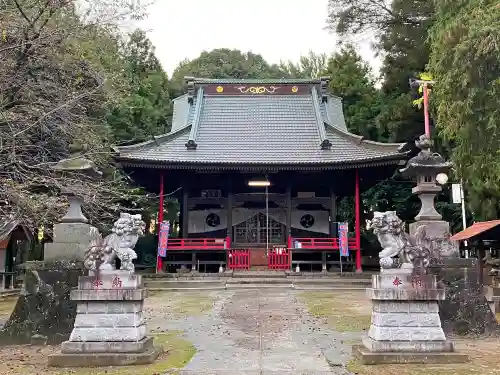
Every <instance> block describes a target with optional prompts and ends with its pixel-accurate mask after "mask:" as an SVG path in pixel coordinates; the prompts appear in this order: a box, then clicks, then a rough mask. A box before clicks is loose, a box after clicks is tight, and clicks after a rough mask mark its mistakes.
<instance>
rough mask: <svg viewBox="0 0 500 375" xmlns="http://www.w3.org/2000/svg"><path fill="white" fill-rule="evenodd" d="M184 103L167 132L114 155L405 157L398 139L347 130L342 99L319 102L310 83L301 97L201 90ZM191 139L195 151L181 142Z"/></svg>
mask: <svg viewBox="0 0 500 375" xmlns="http://www.w3.org/2000/svg"><path fill="white" fill-rule="evenodd" d="M229 81H230V80H217V81H213V80H206V82H208V83H210V84H212V83H214V82H216V83H221V84H222V83H223V82H229ZM197 82H199V80H198V81H197ZM203 82H205V81H203ZM230 82H231V83H232V82H233V81H232V80H231V81H230ZM238 82H242V81H238ZM244 82H245V83H248V82H249V81H248V80H245V81H244ZM250 82H252V83H253V82H254V81H250ZM258 82H259V83H262V82H264V81H263V80H259V81H258ZM269 82H271V83H276V82H277V80H272V81H269ZM304 82H311V83H314V84H316V83H318V82H319V81H312V80H307V81H304ZM292 83H297V80H294V81H293V82H292ZM186 100H187V99H185V98H184V97H181V98H179V100H177V101H176V104H175V107H176V108H175V109H174V110H175V112H177V111H180V112H178V113H174V127H173V130H172V132H171V133H169V134H166V135H163V136H160V137H156V138H155V140H152V141H148V142H144V143H141V144H137V145H132V146H124V147H117V152H118V159H119V160H120V161H122V162H125V163H127V162H128V163H132V164H141V163H144V162H150V163H158V162H160V163H169V164H177V163H182V164H204V165H207V164H252V165H257V164H273V165H277V164H278V165H294V164H295V165H322V166H326V165H336V166H341V165H349V164H363V163H364V164H369V163H373V162H383V161H394V162H397V161H398V160H400V159H402V158H403V157H404V155H402V154H401V153H400V152H399V151H398V147H399V146H400V144H381V143H376V142H370V141H364V140H363V139H362V138H361V137H359V136H356V135H354V134H350V133H348V132H347V131H346V127H345V121H344V117H343V113H342V103H341V100H340V98H337V97H332V96H328V98H327V101H326V102H323V101H322V100H321V96H320V95H319V94H317V93H316V89H315V88H314V86H312V88H311V90H310V91H309V92H308V93H306V94H303V95H263V96H259V95H256V96H251V95H204V94H203V91H202V90H201V89H199V90H198V91H197V95H195V97H194V98H193V103H192V104H191V105H186ZM178 103H180V104H179V105H178ZM181 112H182V113H181ZM183 121H184V126H183V125H182V122H183ZM325 138H326V139H327V140H328V141H329V143H331V148H329V149H322V147H321V144H322V142H323V141H324V140H325ZM189 140H191V141H193V142H194V143H195V144H196V145H195V147H196V148H194V147H193V149H188V148H187V147H186V144H187V143H188V141H189Z"/></svg>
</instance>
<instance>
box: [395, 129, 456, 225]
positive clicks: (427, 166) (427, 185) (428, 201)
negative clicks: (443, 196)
mask: <svg viewBox="0 0 500 375" xmlns="http://www.w3.org/2000/svg"><path fill="white" fill-rule="evenodd" d="M415 144H416V146H417V147H418V148H419V149H420V150H421V151H420V152H419V153H418V155H417V156H415V157H413V158H411V159H410V160H409V161H408V163H407V164H406V167H405V168H403V169H401V173H402V174H403V176H405V177H411V178H414V179H415V180H416V181H417V186H415V187H414V188H413V190H412V191H413V193H414V194H416V195H418V197H419V198H420V201H421V202H422V207H421V208H420V212H419V213H418V215H417V216H416V217H415V220H416V221H421V220H426V221H434V220H441V219H442V217H441V215H440V214H439V213H438V212H437V211H436V208H435V207H434V198H435V197H436V195H437V194H439V193H440V192H441V190H442V188H441V186H439V185H438V184H436V182H438V183H439V184H443V183H446V182H447V180H448V178H447V175H446V173H448V172H449V170H450V169H451V167H452V164H451V163H450V162H447V161H445V160H444V158H443V157H442V156H441V155H439V154H438V153H437V152H432V151H431V147H432V141H431V140H430V139H429V138H427V136H425V135H421V136H420V138H419V139H418V140H417V141H415Z"/></svg>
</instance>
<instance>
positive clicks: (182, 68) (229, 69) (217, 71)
mask: <svg viewBox="0 0 500 375" xmlns="http://www.w3.org/2000/svg"><path fill="white" fill-rule="evenodd" d="M285 74H286V73H285V72H283V71H281V70H280V69H279V67H278V66H277V65H272V64H269V63H268V62H267V61H266V60H264V58H263V57H262V56H261V55H259V54H255V53H253V52H246V53H244V52H241V51H239V50H236V49H234V50H233V49H228V48H220V49H214V50H212V51H204V52H202V53H201V55H200V56H199V57H197V58H196V59H193V60H185V61H183V62H181V63H180V64H179V66H178V67H177V68H176V69H175V71H174V73H173V75H172V82H171V88H172V92H173V95H174V96H178V95H181V94H182V93H183V91H184V77H186V76H193V77H202V78H283V77H284V75H285Z"/></svg>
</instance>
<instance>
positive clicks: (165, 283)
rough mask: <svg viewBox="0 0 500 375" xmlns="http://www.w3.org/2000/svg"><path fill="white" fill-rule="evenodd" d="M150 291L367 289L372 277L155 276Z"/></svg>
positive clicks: (255, 273) (242, 273) (150, 278)
mask: <svg viewBox="0 0 500 375" xmlns="http://www.w3.org/2000/svg"><path fill="white" fill-rule="evenodd" d="M144 282H145V287H146V288H147V289H148V290H150V291H179V290H222V289H228V290H237V289H239V290H241V289H261V288H265V289H277V290H280V289H297V290H331V291H335V290H343V291H345V290H365V289H366V288H369V287H370V286H371V274H370V273H364V274H347V275H343V276H340V275H339V274H335V273H332V274H326V275H325V274H322V275H314V274H308V275H299V274H287V273H286V272H283V271H269V270H266V271H234V272H232V271H230V272H224V273H223V274H218V275H217V274H199V273H193V274H182V275H179V274H151V275H145V277H144Z"/></svg>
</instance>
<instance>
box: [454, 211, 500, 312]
mask: <svg viewBox="0 0 500 375" xmlns="http://www.w3.org/2000/svg"><path fill="white" fill-rule="evenodd" d="M451 240H454V241H467V242H468V246H470V247H471V248H475V250H476V254H477V257H478V264H479V277H480V280H481V282H482V283H483V290H484V295H485V297H486V300H487V301H488V303H489V305H490V308H491V310H492V311H493V313H498V312H500V277H499V271H498V267H496V268H495V267H492V266H491V263H500V261H498V258H499V250H500V241H499V240H500V220H490V221H482V222H477V223H474V224H473V225H471V226H470V227H468V228H466V229H464V230H463V231H461V232H459V233H456V234H455V235H453V236H452V237H451ZM485 259H489V261H487V262H485ZM485 263H486V264H485ZM488 263H489V264H488Z"/></svg>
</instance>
